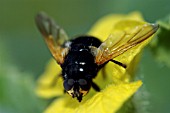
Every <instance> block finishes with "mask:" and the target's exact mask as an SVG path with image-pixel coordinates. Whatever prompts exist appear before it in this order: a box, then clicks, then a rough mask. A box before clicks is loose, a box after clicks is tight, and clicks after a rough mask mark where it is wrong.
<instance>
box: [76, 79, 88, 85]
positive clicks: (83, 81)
mask: <svg viewBox="0 0 170 113" xmlns="http://www.w3.org/2000/svg"><path fill="white" fill-rule="evenodd" d="M78 83H79V84H80V85H87V81H86V80H85V79H79V80H78Z"/></svg>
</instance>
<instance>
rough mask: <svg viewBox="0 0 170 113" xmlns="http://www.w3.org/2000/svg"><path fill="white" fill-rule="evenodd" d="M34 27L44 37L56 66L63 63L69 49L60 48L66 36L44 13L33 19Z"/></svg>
mask: <svg viewBox="0 0 170 113" xmlns="http://www.w3.org/2000/svg"><path fill="white" fill-rule="evenodd" d="M35 22H36V25H37V27H38V29H39V31H40V32H41V34H42V35H43V36H44V39H45V42H46V44H47V46H48V48H49V50H50V52H51V54H52V56H53V57H54V58H55V60H56V61H57V63H58V64H62V63H63V62H64V57H65V56H66V55H67V53H68V50H69V48H63V47H61V46H62V45H63V43H64V42H65V41H67V40H68V36H67V34H66V33H65V31H64V30H63V29H62V28H60V26H58V25H57V24H56V23H55V22H54V20H53V19H51V18H49V17H48V16H47V15H46V14H45V13H43V12H41V13H39V14H38V15H37V16H36V18H35Z"/></svg>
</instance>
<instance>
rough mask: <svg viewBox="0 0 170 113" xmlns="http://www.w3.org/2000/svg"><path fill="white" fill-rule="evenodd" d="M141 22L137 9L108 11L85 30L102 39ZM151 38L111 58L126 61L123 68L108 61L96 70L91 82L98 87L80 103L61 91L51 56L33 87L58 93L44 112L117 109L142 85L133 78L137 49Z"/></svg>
mask: <svg viewBox="0 0 170 113" xmlns="http://www.w3.org/2000/svg"><path fill="white" fill-rule="evenodd" d="M145 23H146V22H144V21H143V19H142V17H141V15H140V13H138V12H134V13H131V14H129V15H108V16H106V17H104V18H102V19H100V20H99V21H98V22H97V23H96V24H95V25H94V27H93V28H92V29H91V30H90V32H89V33H88V34H89V35H92V36H96V37H98V38H99V39H100V40H102V41H104V40H106V39H107V37H108V36H109V35H110V34H112V35H113V36H115V37H116V38H120V36H121V34H120V33H121V32H119V31H124V32H126V33H131V32H133V29H134V28H135V27H136V26H138V27H140V26H141V25H144V24H145ZM151 38H152V37H151ZM151 38H149V39H147V40H146V41H144V42H142V43H140V44H139V45H137V46H135V47H133V48H131V49H130V50H128V51H126V52H125V53H123V54H122V55H120V56H118V57H116V58H115V59H116V60H118V61H120V62H123V63H125V64H127V66H128V67H127V69H124V68H122V67H120V66H118V65H116V64H114V63H108V64H107V65H106V66H105V67H104V68H103V69H102V70H100V71H99V73H98V75H97V77H96V78H95V80H94V82H95V83H97V84H98V85H99V86H100V88H101V89H102V90H101V91H100V92H95V91H94V90H93V89H91V90H90V92H89V93H88V94H87V95H86V96H85V97H83V100H82V102H80V103H79V102H78V101H77V100H76V99H73V98H72V97H71V96H69V95H68V94H64V93H63V91H64V89H63V85H62V79H61V77H60V78H59V79H57V81H55V80H56V78H57V77H56V75H58V74H60V73H61V68H60V66H59V65H58V64H57V63H55V61H54V60H51V61H50V62H49V64H48V65H47V68H46V70H45V72H44V73H43V75H42V76H41V77H40V78H39V80H38V86H37V89H36V92H37V94H38V95H39V96H41V97H44V98H53V97H58V98H56V100H54V101H53V102H52V103H51V105H50V106H49V107H48V108H47V109H46V110H45V113H115V112H116V111H118V110H119V109H120V108H121V106H122V105H123V104H124V103H125V102H126V101H127V100H128V99H129V98H130V97H131V96H132V95H133V94H134V93H135V92H136V91H137V90H138V89H139V88H140V87H141V85H142V82H141V81H140V80H139V81H133V78H134V72H135V68H136V66H137V64H138V61H139V58H140V52H141V50H142V48H143V47H144V46H145V45H146V44H147V43H148V42H149V41H150V40H151ZM115 40H116V39H115Z"/></svg>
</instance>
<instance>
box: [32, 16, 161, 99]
mask: <svg viewBox="0 0 170 113" xmlns="http://www.w3.org/2000/svg"><path fill="white" fill-rule="evenodd" d="M35 21H36V24H37V27H38V29H39V30H40V32H41V34H42V35H43V36H44V39H45V41H46V44H47V46H48V48H49V50H50V51H51V54H52V55H53V57H54V59H55V60H56V61H57V63H58V64H59V65H60V66H61V68H62V78H63V80H64V83H63V86H64V89H65V91H66V92H67V93H68V94H69V95H71V96H72V97H73V98H74V97H76V98H77V99H78V101H79V102H81V100H82V97H83V96H84V95H86V94H87V93H88V92H89V90H90V88H91V87H93V88H94V89H95V90H96V91H100V88H99V87H98V85H97V84H95V83H94V82H93V78H95V77H96V75H97V73H98V71H99V70H100V69H101V68H102V67H104V66H105V64H107V63H108V62H109V61H111V62H114V63H115V64H118V65H120V66H122V67H124V68H126V65H125V64H123V63H121V62H118V61H116V60H113V58H115V57H117V56H119V55H121V54H123V53H124V52H125V51H127V50H128V49H130V48H132V47H134V46H136V45H138V44H139V43H141V42H143V41H144V40H146V39H147V38H149V37H150V36H151V35H152V34H153V33H155V32H156V30H157V29H158V25H156V24H145V25H143V26H142V27H141V29H139V30H138V31H137V32H136V34H135V35H134V36H132V37H128V38H127V37H126V34H125V36H124V37H121V38H120V40H118V41H117V42H114V43H112V44H107V43H108V42H112V38H113V37H112V36H110V37H108V39H107V40H106V41H104V42H101V41H100V40H99V39H97V38H95V37H93V36H79V37H77V38H75V39H72V40H68V37H67V35H66V33H65V31H64V30H63V29H62V28H60V26H58V25H57V24H55V22H54V21H53V20H52V19H51V18H49V17H48V16H47V15H46V14H45V13H39V14H38V15H37V16H36V18H35ZM141 34H142V36H141ZM123 38H127V39H126V40H124V41H123V42H122V39H123Z"/></svg>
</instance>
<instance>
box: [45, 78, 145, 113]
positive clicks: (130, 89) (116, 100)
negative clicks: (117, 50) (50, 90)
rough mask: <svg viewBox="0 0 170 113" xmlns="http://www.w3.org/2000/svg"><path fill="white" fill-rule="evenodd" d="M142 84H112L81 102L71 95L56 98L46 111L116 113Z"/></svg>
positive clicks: (47, 112)
mask: <svg viewBox="0 0 170 113" xmlns="http://www.w3.org/2000/svg"><path fill="white" fill-rule="evenodd" d="M141 85H142V82H141V81H137V82H133V83H121V84H119V85H115V84H111V85H109V86H108V87H107V88H106V89H104V90H103V91H101V92H99V93H97V94H96V95H95V96H93V97H92V98H91V99H89V100H86V101H83V102H81V103H79V102H77V101H74V100H73V99H72V98H71V97H64V98H60V99H58V100H56V101H55V102H54V103H52V105H50V106H49V107H48V109H47V110H46V111H45V113H68V112H69V113H115V112H116V111H117V110H118V109H119V108H120V107H121V106H122V104H123V103H124V102H125V101H127V100H128V99H129V98H130V97H131V96H132V95H133V94H134V93H135V92H136V91H137V90H138V88H139V87H140V86H141Z"/></svg>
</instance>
